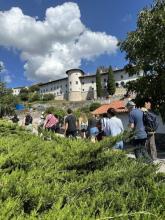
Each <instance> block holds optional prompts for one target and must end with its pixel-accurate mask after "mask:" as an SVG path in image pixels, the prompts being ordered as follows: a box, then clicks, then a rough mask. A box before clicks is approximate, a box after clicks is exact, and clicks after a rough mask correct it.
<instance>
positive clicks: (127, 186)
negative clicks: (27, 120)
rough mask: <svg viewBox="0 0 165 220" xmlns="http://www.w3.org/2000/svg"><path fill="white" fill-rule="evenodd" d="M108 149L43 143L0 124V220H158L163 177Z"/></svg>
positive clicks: (103, 144)
mask: <svg viewBox="0 0 165 220" xmlns="http://www.w3.org/2000/svg"><path fill="white" fill-rule="evenodd" d="M6 134H7V135H6ZM114 143H115V139H114V138H111V139H105V141H103V142H100V143H96V144H93V143H90V142H88V141H84V140H71V139H64V138H59V137H57V136H55V135H52V141H43V140H42V139H40V138H38V137H35V136H32V135H30V134H28V133H26V132H25V131H23V130H22V129H20V128H18V127H16V126H15V125H13V124H8V123H5V122H3V121H2V122H0V168H1V172H0V189H1V190H0V201H1V202H0V217H1V219H21V220H22V219H50V220H51V219H60V220H64V219H65V220H66V219H76V220H79V219H84V220H85V219H122V220H129V219H132V220H133V219H135V220H141V219H143V220H155V219H159V220H164V218H165V213H164V208H165V207H164V196H165V191H164V180H165V175H164V174H162V173H158V174H156V170H157V167H156V166H154V165H147V164H144V163H140V162H138V161H136V160H133V159H130V158H127V157H126V156H125V153H124V152H122V151H112V150H111V146H113V144H114Z"/></svg>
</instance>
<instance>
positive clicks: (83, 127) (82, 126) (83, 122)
mask: <svg viewBox="0 0 165 220" xmlns="http://www.w3.org/2000/svg"><path fill="white" fill-rule="evenodd" d="M78 124H79V130H80V132H81V137H82V138H86V132H87V128H88V119H87V116H86V114H85V113H82V114H81V116H80V117H79V122H78Z"/></svg>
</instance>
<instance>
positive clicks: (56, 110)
mask: <svg viewBox="0 0 165 220" xmlns="http://www.w3.org/2000/svg"><path fill="white" fill-rule="evenodd" d="M48 112H51V113H52V114H54V115H57V116H58V117H60V118H63V117H64V116H65V115H66V111H65V110H64V109H59V108H56V107H54V106H50V107H48V108H47V109H46V111H45V113H46V114H47V113H48Z"/></svg>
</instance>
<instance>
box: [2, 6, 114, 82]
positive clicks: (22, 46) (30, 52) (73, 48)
mask: <svg viewBox="0 0 165 220" xmlns="http://www.w3.org/2000/svg"><path fill="white" fill-rule="evenodd" d="M0 26H1V31H0V46H4V47H7V48H14V49H17V50H18V51H19V52H20V57H21V59H23V60H24V61H25V62H26V63H25V65H24V69H25V74H26V76H27V78H28V79H30V80H37V81H47V80H53V79H57V78H61V77H63V76H64V75H65V72H66V70H67V69H70V68H78V67H80V65H81V61H82V59H86V60H92V59H94V58H95V57H97V56H99V55H101V54H104V53H107V54H112V53H115V52H116V50H117V39H116V37H114V36H111V35H107V34H106V33H103V32H93V31H91V30H90V29H88V28H87V27H85V25H84V24H83V23H82V22H81V14H80V10H79V7H78V5H77V4H76V3H72V2H67V3H64V4H63V5H59V6H56V7H50V8H48V9H47V10H46V13H45V18H44V20H42V21H41V20H38V19H37V18H34V17H30V16H28V15H24V14H23V12H22V10H21V9H20V8H17V7H14V8H11V9H10V10H9V11H4V12H2V11H1V12H0Z"/></svg>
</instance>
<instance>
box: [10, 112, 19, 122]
mask: <svg viewBox="0 0 165 220" xmlns="http://www.w3.org/2000/svg"><path fill="white" fill-rule="evenodd" d="M11 120H12V122H13V123H18V122H19V118H18V116H17V114H16V113H14V115H13V117H12V118H11Z"/></svg>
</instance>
